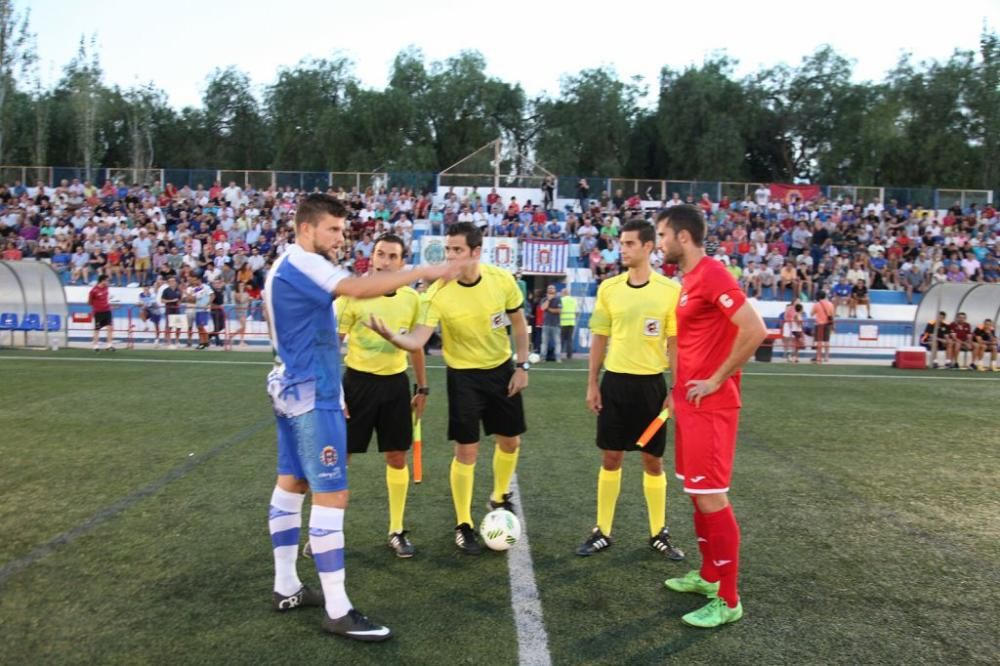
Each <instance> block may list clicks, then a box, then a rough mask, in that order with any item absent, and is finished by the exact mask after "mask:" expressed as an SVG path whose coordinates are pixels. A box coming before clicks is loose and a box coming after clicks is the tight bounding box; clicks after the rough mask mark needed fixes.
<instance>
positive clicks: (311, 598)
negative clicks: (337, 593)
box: [271, 585, 324, 611]
mask: <svg viewBox="0 0 1000 666" xmlns="http://www.w3.org/2000/svg"><path fill="white" fill-rule="evenodd" d="M323 603H324V602H323V590H314V589H312V588H311V587H306V586H305V585H303V586H302V587H301V588H299V591H298V592H296V593H295V594H292V595H289V596H287V597H286V596H283V595H281V594H278V593H277V592H275V593H274V596H273V597H272V599H271V607H272V608H274V610H276V611H289V610H292V609H294V608H302V607H303V606H322V605H323Z"/></svg>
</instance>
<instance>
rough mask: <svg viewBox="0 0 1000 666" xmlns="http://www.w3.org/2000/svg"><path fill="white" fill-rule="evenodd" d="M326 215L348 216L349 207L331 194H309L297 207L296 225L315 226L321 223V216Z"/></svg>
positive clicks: (343, 217)
mask: <svg viewBox="0 0 1000 666" xmlns="http://www.w3.org/2000/svg"><path fill="white" fill-rule="evenodd" d="M324 215H330V216H331V217H337V218H341V219H346V218H347V208H345V207H344V204H343V203H341V202H340V199H337V198H335V197H331V196H330V195H329V194H309V195H307V196H306V197H305V198H304V199H302V200H301V201H300V202H299V204H298V206H297V207H296V209H295V226H296V227H298V226H299V225H302V224H311V225H313V226H314V227H315V226H316V225H317V224H319V218H321V217H322V216H324Z"/></svg>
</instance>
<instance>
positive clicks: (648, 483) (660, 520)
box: [642, 472, 667, 536]
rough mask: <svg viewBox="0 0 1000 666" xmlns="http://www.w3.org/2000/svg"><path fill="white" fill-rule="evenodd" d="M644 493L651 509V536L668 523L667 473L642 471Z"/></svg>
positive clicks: (647, 505)
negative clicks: (656, 474)
mask: <svg viewBox="0 0 1000 666" xmlns="http://www.w3.org/2000/svg"><path fill="white" fill-rule="evenodd" d="M642 493H643V494H644V495H645V496H646V509H647V510H648V511H649V536H656V535H657V534H659V533H660V530H662V529H663V526H664V525H665V524H666V523H667V475H666V474H664V473H663V472H660V475H659V476H650V475H649V474H647V473H646V472H643V473H642Z"/></svg>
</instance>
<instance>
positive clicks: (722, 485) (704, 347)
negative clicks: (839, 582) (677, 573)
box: [656, 205, 767, 628]
mask: <svg viewBox="0 0 1000 666" xmlns="http://www.w3.org/2000/svg"><path fill="white" fill-rule="evenodd" d="M656 226H657V229H656V230H657V234H658V235H659V241H660V249H661V250H663V256H664V261H666V262H671V263H677V264H679V265H680V269H681V271H682V273H683V281H682V283H681V284H682V291H681V297H680V301H678V303H677V357H678V358H677V368H676V370H675V372H676V375H675V382H674V389H673V393H672V394H671V402H672V404H671V405H670V409H671V412H672V413H673V414H674V417H675V419H676V420H675V428H676V430H675V442H674V455H675V467H676V470H675V471H676V473H677V476H678V477H680V478H681V479H683V481H684V492H686V493H688V494H690V495H691V499H692V502H693V503H694V529H695V534H696V535H697V537H698V547H699V549H700V550H701V560H702V563H701V569H700V570H694V571H690V572H688V573H687V574H686V575H685V576H683V577H681V578H671V579H669V580H667V581H665V583H664V584H665V585H666V586H667V588H668V589H671V590H674V591H677V592H696V593H700V594H704V595H705V596H706V597H708V598H709V603H708V604H707V605H706V606H704V607H702V608H700V609H698V610H696V611H693V612H691V613H688V614H687V615H685V616H684V617H683V618H682V619H683V620H684V622H685V623H687V624H690V625H693V626H695V627H705V628H709V627H718V626H721V625H723V624H727V623H729V622H735V621H736V620H739V619H740V618H741V617H743V606H742V604H740V597H739V594H738V592H737V591H736V580H737V576H738V572H739V552H740V527H739V524H738V523H737V522H736V516H735V515H734V514H733V507H732V506H731V505H730V504H729V497H728V495H727V493H728V492H729V480H730V477H731V475H732V469H733V456H734V454H735V452H736V429H737V424H738V422H739V413H740V405H741V403H740V368H741V367H742V366H743V364H744V363H746V362H747V360H748V359H749V358H750V356H751V355H752V354H753V353H754V351H756V349H757V347H759V346H760V343H761V342H763V340H764V338H765V337H767V328H766V327H765V326H764V322H763V320H762V319H761V318H760V315H759V314H757V312H756V310H754V309H753V306H751V305H750V303H748V302H747V300H746V297H745V296H744V295H743V290H741V289H740V286H739V284H737V282H736V279H735V278H734V277H733V276H732V275H731V274H730V273H729V271H727V270H726V267H725V266H723V265H722V264H721V263H719V262H718V261H715V260H714V259H712V258H711V257H707V256H706V255H705V248H704V240H705V235H706V231H707V227H706V224H705V217H704V215H703V214H702V212H701V211H700V210H698V209H697V208H696V207H694V206H689V205H683V206H674V207H672V208H667V209H665V210H663V211H661V212H660V214H659V215H658V216H657V225H656Z"/></svg>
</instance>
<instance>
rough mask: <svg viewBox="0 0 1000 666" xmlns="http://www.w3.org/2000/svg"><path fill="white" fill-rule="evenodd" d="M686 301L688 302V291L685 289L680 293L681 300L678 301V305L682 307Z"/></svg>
mask: <svg viewBox="0 0 1000 666" xmlns="http://www.w3.org/2000/svg"><path fill="white" fill-rule="evenodd" d="M687 302H688V293H687V292H686V291H685V292H684V293H682V294H681V300H680V302H679V303H678V305H679V306H681V307H684V306H685V305H687Z"/></svg>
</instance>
